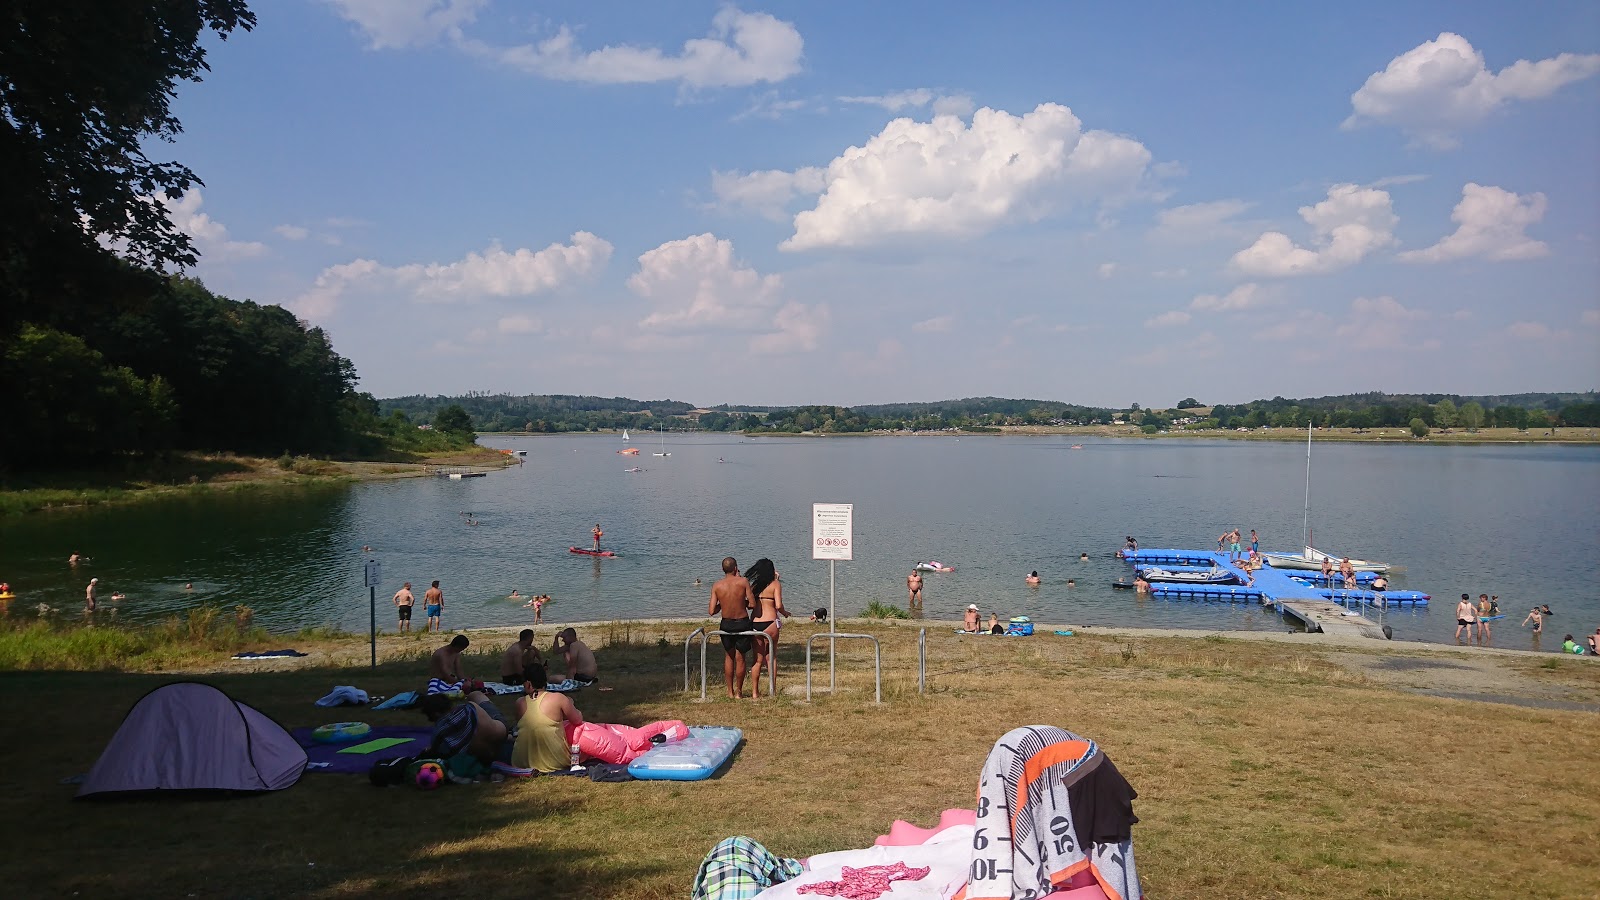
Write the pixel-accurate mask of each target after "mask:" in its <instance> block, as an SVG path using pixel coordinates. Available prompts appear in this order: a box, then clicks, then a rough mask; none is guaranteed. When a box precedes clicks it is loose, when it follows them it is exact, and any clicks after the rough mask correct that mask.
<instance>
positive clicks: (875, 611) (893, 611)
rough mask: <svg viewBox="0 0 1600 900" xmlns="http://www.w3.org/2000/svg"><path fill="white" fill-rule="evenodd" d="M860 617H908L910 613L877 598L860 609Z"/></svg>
mask: <svg viewBox="0 0 1600 900" xmlns="http://www.w3.org/2000/svg"><path fill="white" fill-rule="evenodd" d="M861 615H862V617H864V618H868V619H909V618H911V614H910V613H908V612H906V611H905V610H903V609H901V608H900V607H898V606H895V605H894V604H892V603H882V602H879V601H877V600H874V601H872V602H871V603H868V604H867V608H866V609H865V610H863V611H862V613H861Z"/></svg>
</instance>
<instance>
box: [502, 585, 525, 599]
mask: <svg viewBox="0 0 1600 900" xmlns="http://www.w3.org/2000/svg"><path fill="white" fill-rule="evenodd" d="M506 599H507V600H521V599H522V594H521V593H519V592H518V591H517V589H516V588H512V589H511V593H510V595H508V596H507V597H506Z"/></svg>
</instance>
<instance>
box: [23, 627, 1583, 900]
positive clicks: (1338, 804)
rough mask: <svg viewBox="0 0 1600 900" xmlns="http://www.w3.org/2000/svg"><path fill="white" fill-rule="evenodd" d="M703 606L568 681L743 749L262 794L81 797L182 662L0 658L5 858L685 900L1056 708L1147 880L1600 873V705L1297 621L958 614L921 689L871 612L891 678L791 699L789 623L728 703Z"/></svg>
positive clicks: (886, 800)
mask: <svg viewBox="0 0 1600 900" xmlns="http://www.w3.org/2000/svg"><path fill="white" fill-rule="evenodd" d="M690 627H692V626H666V627H662V626H652V625H643V626H640V625H635V626H631V627H626V626H617V627H614V628H612V629H607V628H605V627H598V628H589V629H585V631H586V632H588V634H586V638H587V639H590V640H591V643H592V644H593V645H595V646H596V647H597V648H598V655H599V657H600V660H601V665H602V668H603V670H604V675H605V678H606V681H607V683H609V684H612V685H615V687H616V690H615V691H613V692H607V693H600V692H596V691H586V692H584V693H582V694H579V695H578V696H577V702H578V704H579V706H580V708H582V709H583V710H584V712H585V714H586V715H587V716H590V717H591V718H594V719H597V720H602V721H608V720H609V721H621V722H629V723H642V722H645V721H650V720H654V719H660V718H681V719H684V720H687V721H689V722H692V723H706V724H724V725H735V726H738V727H740V728H743V729H744V730H745V733H746V737H747V742H746V744H745V746H744V747H743V748H742V749H741V750H740V751H739V752H738V755H737V757H736V758H735V761H734V763H733V765H732V766H731V767H730V768H729V769H728V770H726V771H725V772H724V773H723V774H722V775H721V776H719V777H718V778H716V779H715V780H713V781H710V782H700V783H690V784H677V783H670V782H659V783H633V784H621V785H613V784H591V783H589V782H586V781H579V780H577V779H562V778H539V779H534V780H532V781H529V782H522V783H514V784H511V783H508V784H502V785H493V784H480V785H473V786H464V787H448V788H445V789H442V790H439V791H437V792H431V793H429V792H421V791H416V790H412V789H404V788H393V789H386V790H378V789H375V788H372V787H370V786H368V785H367V784H366V783H365V780H364V779H360V778H343V777H338V776H329V775H318V774H310V775H307V776H306V778H305V779H304V781H303V782H302V783H301V784H300V785H299V786H297V787H296V788H294V789H293V790H290V791H286V792H283V793H280V794H276V795H273V796H269V797H259V798H252V799H241V800H228V801H193V800H178V801H171V802H166V803H124V804H97V805H91V806H86V805H82V804H74V803H71V802H70V801H69V800H68V799H67V798H68V797H69V796H70V794H71V790H72V789H71V788H69V787H63V786H59V785H57V784H56V783H55V782H56V780H57V779H58V778H60V777H61V776H63V775H67V774H70V773H72V772H77V771H82V770H84V769H86V768H87V767H88V765H89V764H90V763H92V762H93V760H94V758H95V756H96V755H97V754H98V752H99V750H100V748H101V747H102V746H103V745H104V742H105V740H106V739H107V738H108V737H109V736H110V734H111V732H112V731H113V730H114V729H115V727H116V724H117V722H118V721H120V718H121V716H122V714H123V713H124V712H125V711H126V709H127V708H128V706H129V705H130V704H131V703H132V702H133V701H134V700H135V699H137V697H138V696H139V695H141V694H142V693H143V692H144V691H145V690H147V689H148V688H149V687H150V686H152V685H154V684H157V683H160V681H161V680H162V679H159V678H155V677H150V676H103V675H89V674H82V673H12V674H9V675H6V676H0V678H3V680H0V697H3V698H4V699H3V700H0V703H4V704H6V705H7V708H6V709H5V713H6V714H7V715H8V719H9V721H12V722H24V721H25V722H28V723H29V735H30V740H29V742H27V745H26V746H23V745H22V744H23V742H18V741H12V742H7V743H6V744H5V745H0V762H3V763H5V764H9V765H7V768H6V770H7V771H10V772H12V773H14V777H13V778H12V779H11V781H12V790H10V791H8V792H6V793H5V794H4V795H0V804H3V805H4V807H3V808H0V812H3V813H4V814H6V820H7V821H11V822H27V823H28V827H27V828H25V829H16V831H17V833H16V834H14V835H13V836H12V838H11V840H10V842H9V844H10V846H9V848H8V849H9V851H10V852H9V853H8V854H6V856H5V858H4V861H3V862H0V878H4V879H5V880H6V882H7V883H14V884H20V885H24V886H26V887H27V888H28V889H29V890H27V891H26V894H27V895H29V896H35V895H44V894H50V895H64V894H70V893H73V892H79V893H81V894H84V895H86V896H87V895H88V894H89V893H90V892H91V891H92V892H98V893H105V894H115V895H121V896H127V895H140V896H187V895H193V896H199V897H211V896H250V895H256V896H285V895H290V894H294V895H303V896H310V897H326V898H337V897H356V896H371V895H376V894H382V895H385V896H438V895H440V894H459V895H463V896H472V897H502V896H503V897H523V896H528V895H537V896H540V897H621V896H627V897H632V898H668V897H672V898H681V897H683V896H685V895H686V894H687V892H688V890H689V883H690V880H691V878H692V877H693V874H694V871H695V867H696V866H697V865H698V863H699V860H700V858H701V856H702V855H703V854H704V853H705V851H706V850H707V849H708V848H709V847H710V846H711V844H712V843H713V842H715V841H716V840H718V839H720V838H722V837H725V836H727V835H730V834H748V835H750V836H752V837H754V838H756V839H758V840H760V841H762V842H763V843H765V844H767V845H768V846H770V847H772V848H773V849H774V850H775V851H777V852H779V853H783V854H786V855H793V856H804V855H807V854H810V853H815V852H818V851H822V850H833V849H841V848H847V847H859V846H866V845H868V844H870V843H871V841H872V839H873V837H874V836H875V835H877V834H880V833H882V831H884V830H885V829H886V828H887V826H888V825H889V823H890V821H891V820H893V819H895V818H905V819H909V820H911V821H914V822H918V823H922V824H928V823H931V822H932V821H933V820H934V819H935V818H936V817H937V814H938V812H939V811H940V810H941V809H944V808H946V807H950V806H964V805H967V804H969V803H971V799H972V796H973V794H974V791H975V789H976V777H977V772H978V769H979V767H980V765H981V763H982V761H983V759H984V757H985V756H986V755H987V753H988V751H989V749H990V747H991V745H992V744H993V742H994V740H995V738H996V737H998V736H999V735H1000V734H1002V733H1003V732H1005V731H1006V730H1008V729H1010V728H1012V727H1015V726H1018V725H1024V724H1031V723H1037V722H1044V723H1050V724H1056V725H1060V726H1063V727H1066V728H1070V729H1072V730H1074V731H1078V732H1080V733H1083V734H1086V735H1089V736H1092V737H1093V738H1095V739H1096V740H1098V741H1099V742H1100V743H1101V744H1102V746H1103V747H1104V748H1105V749H1106V751H1107V752H1108V753H1109V754H1110V755H1111V756H1112V758H1113V759H1115V760H1116V762H1117V765H1118V767H1119V768H1120V769H1122V771H1123V772H1124V773H1125V774H1126V775H1127V777H1128V779H1129V780H1130V781H1131V782H1132V783H1133V784H1134V786H1135V787H1136V788H1137V789H1138V790H1139V793H1140V797H1139V800H1138V801H1137V803H1136V809H1137V811H1138V813H1139V815H1140V818H1141V820H1142V821H1141V823H1140V824H1139V825H1138V826H1137V827H1136V828H1135V832H1134V834H1135V845H1136V847H1137V852H1138V857H1139V864H1140V870H1141V873H1142V875H1143V878H1144V882H1145V888H1146V890H1147V892H1148V893H1149V894H1150V895H1151V896H1154V897H1196V896H1207V897H1237V898H1258V897H1297V898H1298V897H1329V898H1350V897H1440V896H1463V897H1466V896H1471V897H1518V898H1522V897H1570V896H1590V895H1593V894H1595V893H1597V892H1600V881H1597V880H1596V876H1595V875H1594V873H1595V872H1596V871H1600V846H1597V844H1596V842H1595V841H1594V840H1593V836H1594V834H1595V833H1596V832H1597V831H1600V827H1597V822H1596V817H1595V813H1594V812H1593V811H1592V807H1591V806H1590V805H1588V804H1587V803H1585V802H1575V800H1580V801H1581V798H1587V797H1592V796H1595V795H1596V793H1597V791H1600V769H1597V767H1596V765H1595V761H1596V759H1600V738H1597V737H1596V729H1597V727H1600V716H1596V715H1594V714H1589V713H1577V712H1561V711H1548V712H1547V711H1543V710H1528V709H1521V708H1516V707H1510V706H1501V705H1494V704H1482V703H1467V702H1461V701H1451V700H1438V699H1432V698H1426V697H1417V696H1413V695H1409V694H1404V693H1400V692H1398V691H1394V690H1391V689H1388V688H1384V687H1381V686H1376V685H1372V684H1367V683H1363V682H1362V681H1361V680H1359V679H1355V678H1352V677H1351V676H1350V675H1349V673H1347V672H1346V671H1345V670H1343V669H1342V668H1340V667H1339V666H1337V665H1336V664H1334V663H1331V662H1329V661H1328V660H1327V659H1325V658H1324V657H1323V654H1322V653H1320V652H1317V651H1308V650H1306V649H1304V648H1302V647H1299V646H1284V645H1279V644H1269V643H1264V642H1251V641H1237V642H1235V641H1225V640H1209V639H1131V638H1114V637H1100V636H1085V635H1080V636H1079V637H1074V638H1065V637H1056V636H1054V635H1039V636H1036V637H1034V638H1026V639H1024V638H1011V639H1007V638H987V637H985V638H977V637H956V636H954V635H950V634H949V633H948V632H941V631H938V630H937V629H935V628H933V627H932V626H930V634H929V654H930V665H929V673H930V680H929V693H928V695H927V696H919V695H918V694H917V692H916V669H915V661H916V650H915V635H916V631H915V627H914V626H907V625H899V626H860V625H858V624H857V623H851V625H850V629H851V630H853V631H854V630H866V631H871V632H873V633H876V634H879V635H880V636H881V637H882V639H883V641H884V649H885V672H884V693H885V697H886V699H887V700H888V701H889V702H887V703H885V704H883V705H881V706H879V705H875V704H873V703H872V702H871V696H872V694H871V692H872V677H871V659H872V657H871V652H870V648H865V649H864V648H863V645H862V644H860V643H851V644H846V643H841V644H840V649H841V652H840V654H839V660H838V662H839V667H838V672H839V679H840V687H841V689H842V690H841V692H840V694H839V695H838V696H836V697H828V696H825V695H821V694H819V695H818V696H817V699H816V700H815V701H814V702H813V703H810V704H806V703H803V702H800V701H799V700H797V699H796V698H795V696H794V693H793V692H794V690H795V689H797V688H800V687H801V685H802V683H803V675H802V672H801V666H800V661H801V659H802V658H803V655H804V651H803V643H802V641H801V640H799V639H798V638H802V637H803V636H804V635H806V634H808V633H811V630H808V628H807V627H806V626H797V627H794V628H786V629H785V630H784V640H785V643H784V644H783V645H782V646H781V647H780V660H781V663H782V666H783V671H782V673H781V675H780V681H779V688H780V691H781V692H783V696H782V697H781V698H780V699H777V700H764V701H762V702H761V703H759V704H757V703H751V702H748V701H746V702H740V703H735V702H733V701H730V700H726V699H717V698H718V696H719V692H720V688H721V684H720V682H721V677H720V660H719V659H718V657H717V650H716V648H715V647H713V648H712V652H711V654H710V656H709V662H710V663H711V665H712V667H713V671H712V672H711V673H710V677H709V679H708V696H709V697H710V698H711V699H710V700H709V702H707V703H704V704H702V703H700V702H698V699H697V697H698V681H697V679H696V692H695V693H694V694H691V695H685V694H683V693H682V692H681V690H680V689H681V687H682V678H683V671H682V639H683V636H684V635H685V634H686V633H687V631H688V630H689V628H690ZM544 633H545V632H544V631H541V639H543V637H544ZM508 640H510V637H509V636H507V637H505V638H503V639H491V638H488V637H480V638H479V639H477V640H475V641H474V649H475V650H476V649H478V648H479V647H480V646H481V647H482V648H483V649H484V651H485V653H484V655H482V656H480V657H476V658H475V659H474V662H475V664H477V665H478V669H477V670H475V671H480V672H485V671H487V669H486V667H487V666H490V665H492V661H493V659H494V655H493V651H494V650H495V649H497V648H498V646H499V645H502V644H503V643H504V642H505V641H508ZM431 646H432V644H431V642H430V643H424V642H421V641H413V642H412V644H411V645H410V648H412V649H416V650H419V651H420V650H423V649H431ZM846 647H849V649H845V648H846ZM817 650H818V653H819V655H820V654H823V653H825V642H821V641H819V642H818V643H817ZM361 652H362V653H365V648H364V646H363V647H362V648H361ZM407 655H408V656H409V655H410V654H409V653H408V654H407ZM692 658H694V659H695V660H697V659H698V655H697V654H696V655H695V656H694V657H692ZM820 661H821V662H822V663H823V665H821V667H820V674H821V679H820V680H821V681H823V682H825V681H826V678H827V674H826V665H825V657H823V658H822V659H821V660H820ZM1591 668H1592V667H1591ZM1592 672H1593V673H1600V668H1592ZM419 673H420V664H419V662H418V661H417V660H415V659H414V658H413V659H408V660H404V661H396V662H390V663H385V664H384V665H383V666H381V667H380V668H379V670H378V671H377V673H375V674H372V673H369V672H368V671H367V670H365V669H364V668H360V669H327V668H322V669H310V670H304V671H291V672H278V673H268V674H259V675H222V676H217V677H215V678H212V679H210V680H212V681H214V682H216V683H218V684H219V685H220V686H222V687H223V688H224V689H226V690H228V691H230V692H231V693H233V694H234V695H235V696H237V697H239V698H240V699H243V700H246V701H248V702H251V703H254V704H256V705H258V706H260V707H261V708H262V709H263V710H265V711H267V712H268V713H270V714H272V715H274V716H276V717H278V718H279V720H280V721H282V722H283V723H284V724H285V725H288V726H290V727H293V726H297V725H315V724H320V723H322V722H325V721H332V720H333V719H336V718H362V719H366V720H367V721H371V722H373V723H375V724H379V723H392V722H411V721H417V720H416V719H415V718H414V717H413V716H411V715H409V714H405V713H391V714H385V713H376V712H370V711H368V712H364V713H361V714H356V715H353V716H352V715H351V714H350V713H349V712H348V711H344V712H341V711H336V710H317V709H316V708H315V707H312V706H311V701H312V700H313V699H314V698H316V697H317V696H320V695H321V694H322V693H323V692H325V691H326V690H327V689H328V687H329V686H331V685H333V684H335V683H351V684H357V685H360V686H362V687H365V688H367V689H368V690H372V691H375V692H377V693H393V692H395V691H397V690H401V689H404V688H406V687H412V686H415V684H416V683H417V682H418V680H419ZM1574 677H1580V676H1574ZM1591 677H1600V675H1592V676H1591ZM41 698H48V699H47V700H45V699H41ZM505 705H506V706H507V707H509V704H505ZM1465 847H1470V848H1472V849H1471V853H1472V856H1473V859H1472V861H1471V864H1470V865H1468V864H1464V863H1463V860H1462V851H1463V848H1465Z"/></svg>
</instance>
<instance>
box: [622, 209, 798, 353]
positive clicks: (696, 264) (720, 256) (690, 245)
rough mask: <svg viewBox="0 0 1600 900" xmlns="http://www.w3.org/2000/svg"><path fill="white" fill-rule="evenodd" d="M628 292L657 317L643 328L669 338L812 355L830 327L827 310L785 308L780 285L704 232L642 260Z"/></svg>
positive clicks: (642, 324)
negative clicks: (704, 337)
mask: <svg viewBox="0 0 1600 900" xmlns="http://www.w3.org/2000/svg"><path fill="white" fill-rule="evenodd" d="M628 288H629V290H631V291H633V292H634V293H635V294H637V295H639V296H640V297H643V298H644V299H646V300H648V301H649V302H650V303H651V304H652V305H653V306H654V307H655V309H654V311H653V312H651V313H650V314H649V315H648V316H646V317H645V318H644V320H643V321H641V322H640V323H639V325H640V327H641V328H643V329H646V330H650V331H656V332H661V333H667V334H705V333H714V332H742V333H746V334H753V335H755V338H753V339H752V345H751V346H752V348H753V349H758V350H767V351H778V350H814V349H816V346H817V340H818V338H819V337H820V336H821V334H822V332H823V330H824V329H825V328H826V326H827V323H828V319H829V312H828V309H827V308H826V307H823V306H807V305H805V304H800V303H795V302H792V301H791V302H786V301H785V300H784V297H783V279H782V278H781V277H780V276H778V275H762V274H760V273H759V272H757V271H756V270H755V269H752V268H750V267H749V266H747V265H745V264H743V263H742V262H740V261H739V260H737V259H736V258H735V257H734V254H733V243H732V242H731V241H727V240H723V239H719V238H718V237H717V236H716V235H714V234H710V233H706V234H697V235H694V236H692V237H687V238H683V239H681V240H676V241H668V242H667V243H665V244H662V245H661V246H659V247H657V248H655V249H654V250H650V251H647V252H645V253H644V254H642V255H640V257H639V271H638V272H636V273H634V275H633V277H631V278H629V279H628Z"/></svg>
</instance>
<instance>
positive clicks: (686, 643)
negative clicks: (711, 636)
mask: <svg viewBox="0 0 1600 900" xmlns="http://www.w3.org/2000/svg"><path fill="white" fill-rule="evenodd" d="M695 635H699V636H700V644H701V646H704V645H705V642H706V630H705V629H704V628H696V629H695V630H693V631H691V632H689V636H688V637H686V638H684V639H683V692H684V693H685V694H687V693H689V643H690V642H691V641H693V640H694V638H695ZM701 674H702V675H704V674H705V671H704V669H702V670H701Z"/></svg>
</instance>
